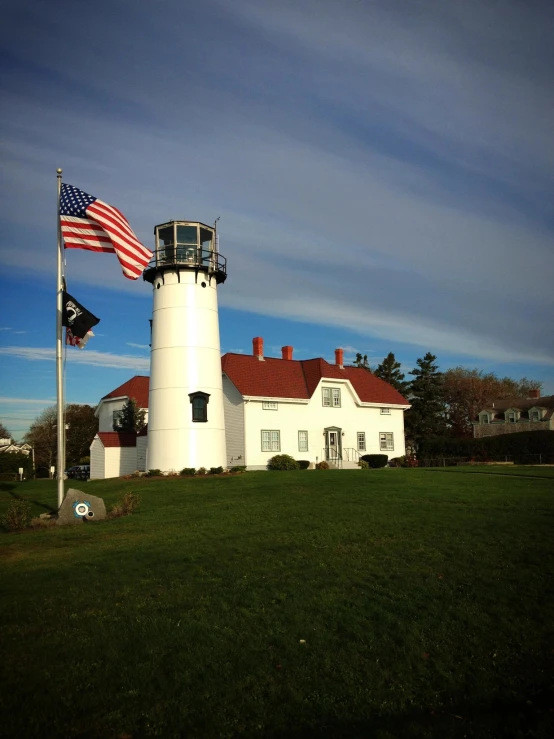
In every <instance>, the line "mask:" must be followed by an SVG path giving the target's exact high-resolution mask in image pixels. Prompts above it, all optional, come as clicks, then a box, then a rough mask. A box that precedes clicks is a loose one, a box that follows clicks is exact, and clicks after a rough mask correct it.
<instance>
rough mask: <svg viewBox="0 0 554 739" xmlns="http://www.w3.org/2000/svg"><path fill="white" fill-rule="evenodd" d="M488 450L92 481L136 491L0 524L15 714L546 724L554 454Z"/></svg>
mask: <svg viewBox="0 0 554 739" xmlns="http://www.w3.org/2000/svg"><path fill="white" fill-rule="evenodd" d="M479 469H480V470H482V472H477V473H476V470H475V468H467V469H461V468H452V469H446V470H432V469H424V470H403V469H395V470H388V469H385V470H371V471H351V472H349V471H343V472H307V471H302V472H275V473H263V472H261V473H248V474H246V475H240V476H235V477H219V478H218V477H215V478H214V477H211V478H210V477H207V478H203V479H184V478H180V479H179V478H176V479H162V480H158V479H141V480H138V479H132V480H107V481H95V482H89V483H86V484H82V489H83V490H85V491H87V492H90V493H92V494H95V495H100V496H102V497H103V498H104V500H105V501H106V504H107V507H108V508H109V507H110V505H112V504H114V503H115V502H116V499H117V498H118V497H120V496H121V494H122V493H124V492H128V491H133V492H135V493H138V494H140V496H141V500H142V504H141V507H140V508H139V510H138V512H137V513H135V514H134V515H133V516H129V517H124V518H118V519H113V520H109V521H105V522H102V523H96V524H84V525H82V526H75V527H64V528H61V527H54V528H49V529H44V530H35V531H25V532H22V533H18V534H4V535H2V537H1V538H0V552H1V554H2V555H3V556H2V583H3V598H2V608H1V623H2V637H3V644H4V647H3V653H2V659H1V661H0V664H1V669H2V685H1V691H0V693H1V696H2V697H1V698H0V708H1V710H2V715H3V716H4V717H5V718H4V719H3V722H2V723H1V724H0V726H1V729H0V734H3V735H5V736H10V737H18V738H21V739H22V738H23V737H44V736H46V735H48V736H53V737H86V738H93V737H114V738H115V737H119V738H120V739H123V738H125V737H126V738H127V739H129V738H130V737H133V738H134V739H136V738H137V737H146V736H160V737H164V738H166V737H185V736H186V737H236V736H245V737H292V738H293V739H295V738H297V737H298V738H299V737H376V738H377V739H393V737H441V738H442V737H460V738H461V737H487V738H490V739H492V738H493V737H512V736H513V737H551V736H552V735H554V721H553V719H554V713H553V712H552V709H553V703H552V688H553V683H554V679H553V672H552V670H553V666H554V631H553V626H552V623H553V619H552V616H553V615H554V591H553V588H552V583H553V582H554V571H553V570H554V567H553V560H554V556H553V547H552V523H553V493H554V468H544V469H543V468H540V469H539V468H531V467H529V468H528V467H525V468H512V469H511V470H510V473H509V474H508V473H506V471H505V468H479ZM483 472H486V474H483ZM497 472H498V474H497ZM76 487H78V486H77V485H76ZM14 496H19V497H23V498H26V499H28V500H30V501H31V502H32V505H33V515H38V513H40V512H43V511H45V510H47V509H48V508H49V507H50V506H53V505H54V504H55V500H56V490H55V482H51V481H35V482H25V483H21V484H16V483H6V482H4V483H0V514H1V513H2V512H3V511H4V509H5V507H6V506H7V505H8V503H9V502H10V501H11V500H13V498H14ZM301 640H304V642H305V643H303V642H302V641H301Z"/></svg>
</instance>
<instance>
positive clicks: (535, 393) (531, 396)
mask: <svg viewBox="0 0 554 739" xmlns="http://www.w3.org/2000/svg"><path fill="white" fill-rule="evenodd" d="M540 397H541V391H540V390H539V389H538V388H533V390H529V399H530V400H531V399H532V400H536V399H537V398H540Z"/></svg>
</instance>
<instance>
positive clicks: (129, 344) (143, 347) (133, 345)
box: [126, 341, 150, 349]
mask: <svg viewBox="0 0 554 739" xmlns="http://www.w3.org/2000/svg"><path fill="white" fill-rule="evenodd" d="M126 343H127V346H132V347H135V348H136V349H150V346H149V345H148V344H135V343H134V342H133V341H127V342H126Z"/></svg>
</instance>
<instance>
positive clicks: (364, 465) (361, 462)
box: [358, 459, 369, 470]
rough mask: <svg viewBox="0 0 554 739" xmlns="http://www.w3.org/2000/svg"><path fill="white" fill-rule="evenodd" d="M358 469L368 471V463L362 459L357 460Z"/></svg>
mask: <svg viewBox="0 0 554 739" xmlns="http://www.w3.org/2000/svg"><path fill="white" fill-rule="evenodd" d="M358 467H359V468H360V469H361V470H368V469H369V465H368V463H367V462H366V461H365V460H363V459H359V460H358Z"/></svg>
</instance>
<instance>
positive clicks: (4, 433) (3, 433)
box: [0, 423, 12, 440]
mask: <svg viewBox="0 0 554 739" xmlns="http://www.w3.org/2000/svg"><path fill="white" fill-rule="evenodd" d="M0 439H10V440H11V439H12V435H11V433H10V432H9V431H8V429H7V428H6V427H5V426H4V424H3V423H0Z"/></svg>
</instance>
